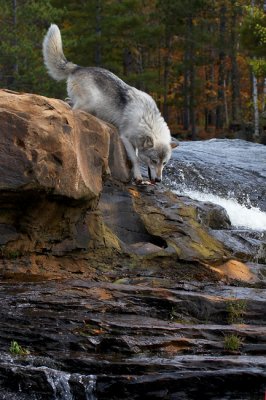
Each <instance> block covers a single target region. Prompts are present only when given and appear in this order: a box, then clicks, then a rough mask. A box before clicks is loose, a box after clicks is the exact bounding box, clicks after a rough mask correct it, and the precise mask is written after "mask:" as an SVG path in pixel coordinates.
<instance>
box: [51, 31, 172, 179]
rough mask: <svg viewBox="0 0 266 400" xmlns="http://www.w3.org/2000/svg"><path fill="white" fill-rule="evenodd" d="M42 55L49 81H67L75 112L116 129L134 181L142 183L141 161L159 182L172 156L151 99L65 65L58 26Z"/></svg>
mask: <svg viewBox="0 0 266 400" xmlns="http://www.w3.org/2000/svg"><path fill="white" fill-rule="evenodd" d="M43 55H44V62H45V65H46V67H47V69H48V72H49V74H50V75H51V76H52V78H54V79H56V80H62V79H66V80H67V91H68V96H69V98H70V102H71V104H72V105H73V108H74V109H81V110H84V111H87V112H89V113H91V114H93V115H95V116H97V117H98V118H101V119H102V120H104V121H106V122H109V123H111V124H113V125H115V126H116V127H117V128H118V130H119V133H120V136H121V139H122V141H123V143H124V145H125V148H126V151H127V154H128V157H129V158H130V160H131V162H132V165H133V168H132V169H133V176H134V178H135V179H136V180H138V181H142V179H143V178H142V176H141V172H140V167H139V160H140V161H142V162H144V163H145V164H146V165H147V166H148V167H149V168H150V171H151V180H153V181H160V180H161V178H162V169H163V166H164V164H165V163H166V162H168V160H169V159H170V156H171V135H170V131H169V128H168V126H167V124H166V122H165V121H164V119H163V117H162V116H161V114H160V112H159V110H158V108H157V106H156V103H155V102H154V100H153V99H152V97H151V96H149V95H148V94H147V93H145V92H142V91H140V90H138V89H136V88H134V87H132V86H129V85H127V84H126V83H125V82H124V81H122V80H121V79H120V78H118V77H117V76H116V75H115V74H113V73H112V72H110V71H107V70H106V69H103V68H96V67H79V66H78V65H76V64H73V63H71V62H68V61H67V59H66V58H65V56H64V53H63V49H62V40H61V34H60V30H59V28H58V27H57V25H54V24H53V25H51V27H50V28H49V30H48V32H47V34H46V36H45V38H44V41H43ZM155 160H156V163H155Z"/></svg>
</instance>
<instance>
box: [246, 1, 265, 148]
mask: <svg viewBox="0 0 266 400" xmlns="http://www.w3.org/2000/svg"><path fill="white" fill-rule="evenodd" d="M264 6H265V2H264ZM241 39H242V44H243V46H244V48H245V49H246V50H247V51H248V54H249V56H250V57H251V58H250V66H251V70H252V83H253V85H252V87H253V95H252V96H253V106H254V135H253V137H254V140H255V141H258V140H259V138H260V132H259V104H258V96H259V94H258V84H257V79H258V78H260V77H262V78H263V80H264V81H265V77H266V60H265V45H266V14H265V13H264V12H263V10H262V8H258V7H255V2H254V0H253V1H252V5H251V7H246V16H245V18H244V20H243V24H242V27H241Z"/></svg>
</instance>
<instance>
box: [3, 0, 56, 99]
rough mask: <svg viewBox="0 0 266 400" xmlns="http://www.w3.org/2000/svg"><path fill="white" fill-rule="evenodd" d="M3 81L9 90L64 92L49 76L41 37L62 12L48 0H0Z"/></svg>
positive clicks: (47, 92)
mask: <svg viewBox="0 0 266 400" xmlns="http://www.w3.org/2000/svg"><path fill="white" fill-rule="evenodd" d="M0 8H1V11H2V13H1V16H0V30H1V42H0V52H1V60H0V80H1V83H2V85H3V86H7V87H9V88H10V89H14V90H21V91H28V92H35V93H43V92H45V93H46V94H49V93H51V94H52V93H53V94H57V95H61V93H62V86H60V85H58V86H57V90H55V89H54V84H53V83H52V81H50V80H49V79H47V73H46V71H45V68H44V65H43V60H42V51H41V49H42V40H43V37H44V34H45V31H46V29H47V27H48V25H49V24H50V21H51V20H53V21H56V19H58V18H59V17H60V15H61V11H60V10H57V9H55V8H54V7H53V6H52V5H51V2H50V1H49V0H38V1H33V0H9V1H6V0H0Z"/></svg>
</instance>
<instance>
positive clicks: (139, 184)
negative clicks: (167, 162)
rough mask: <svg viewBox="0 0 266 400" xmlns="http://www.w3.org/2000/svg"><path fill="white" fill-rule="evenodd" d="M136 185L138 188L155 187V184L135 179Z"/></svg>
mask: <svg viewBox="0 0 266 400" xmlns="http://www.w3.org/2000/svg"><path fill="white" fill-rule="evenodd" d="M134 184H135V185H137V186H149V185H154V183H153V182H150V181H144V180H143V179H134Z"/></svg>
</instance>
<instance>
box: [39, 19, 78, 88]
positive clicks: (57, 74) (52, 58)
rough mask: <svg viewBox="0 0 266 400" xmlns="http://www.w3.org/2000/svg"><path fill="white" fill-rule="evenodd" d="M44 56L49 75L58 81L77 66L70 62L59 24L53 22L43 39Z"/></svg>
mask: <svg viewBox="0 0 266 400" xmlns="http://www.w3.org/2000/svg"><path fill="white" fill-rule="evenodd" d="M43 58H44V63H45V65H46V67H47V69H48V73H49V75H51V77H52V78H54V79H56V80H57V81H61V80H63V79H66V78H67V77H68V75H69V74H70V73H71V72H73V71H74V69H75V68H76V67H77V65H76V64H73V63H71V62H68V61H67V59H66V57H65V55H64V53H63V47H62V39H61V33H60V30H59V28H58V26H57V25H55V24H52V25H51V26H50V28H49V29H48V32H47V34H46V36H45V38H44V41H43Z"/></svg>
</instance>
